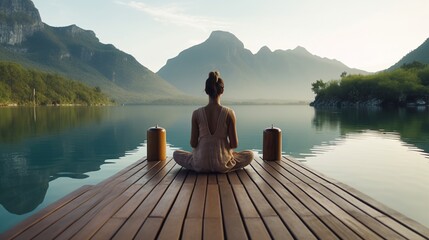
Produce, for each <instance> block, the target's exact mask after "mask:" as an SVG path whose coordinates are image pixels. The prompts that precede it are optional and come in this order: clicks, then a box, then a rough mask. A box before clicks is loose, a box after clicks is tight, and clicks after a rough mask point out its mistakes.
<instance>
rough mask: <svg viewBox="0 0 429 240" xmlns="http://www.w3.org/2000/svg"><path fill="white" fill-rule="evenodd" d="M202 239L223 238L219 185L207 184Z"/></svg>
mask: <svg viewBox="0 0 429 240" xmlns="http://www.w3.org/2000/svg"><path fill="white" fill-rule="evenodd" d="M203 223H204V226H203V239H224V235H223V223H222V209H221V203H220V194H219V186H218V185H217V184H209V185H207V196H206V204H205V207H204V222H203Z"/></svg>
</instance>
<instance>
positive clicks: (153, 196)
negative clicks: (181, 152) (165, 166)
mask: <svg viewBox="0 0 429 240" xmlns="http://www.w3.org/2000/svg"><path fill="white" fill-rule="evenodd" d="M180 168H181V167H180V166H179V165H175V167H173V169H172V170H171V171H169V172H168V173H167V175H166V177H165V178H164V179H163V181H162V182H161V183H160V184H158V185H156V187H155V188H154V189H153V191H151V192H150V194H149V195H148V196H147V197H146V198H145V199H144V201H143V202H142V203H141V204H140V205H139V206H138V208H137V209H136V210H135V211H134V212H133V214H132V215H131V216H130V217H129V218H128V219H127V220H126V222H125V223H124V225H122V227H121V228H120V229H119V231H118V232H117V233H116V235H115V236H114V237H113V239H129V238H133V237H134V236H135V235H136V233H137V232H138V231H139V229H140V226H142V224H143V223H144V221H145V220H146V218H147V217H148V216H149V214H150V212H151V211H152V209H154V207H155V206H156V204H157V203H158V201H159V200H160V199H161V197H162V195H163V194H164V192H165V191H166V190H167V188H168V187H169V184H170V183H171V181H173V179H174V178H175V176H176V174H178V172H179V170H180Z"/></svg>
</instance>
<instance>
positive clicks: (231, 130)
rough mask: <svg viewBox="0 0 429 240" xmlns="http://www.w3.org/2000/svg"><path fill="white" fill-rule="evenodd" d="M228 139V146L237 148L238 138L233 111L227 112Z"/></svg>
mask: <svg viewBox="0 0 429 240" xmlns="http://www.w3.org/2000/svg"><path fill="white" fill-rule="evenodd" d="M227 124H228V138H229V146H230V147H231V148H237V147H238V137H237V129H236V128H235V113H234V110H232V109H231V110H230V111H228V118H227Z"/></svg>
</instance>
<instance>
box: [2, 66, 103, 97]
mask: <svg viewBox="0 0 429 240" xmlns="http://www.w3.org/2000/svg"><path fill="white" fill-rule="evenodd" d="M34 93H35V95H34ZM34 97H35V98H34ZM34 99H35V101H36V104H38V105H48V104H83V105H99V104H109V103H110V101H109V99H108V98H107V97H106V96H105V95H104V94H103V93H102V92H101V89H100V88H89V87H87V86H85V85H84V84H82V83H79V82H75V81H71V80H68V79H65V78H63V77H61V76H59V75H53V74H47V73H43V72H39V71H35V70H27V69H25V68H23V67H22V66H21V65H18V64H16V63H9V62H0V105H7V104H19V105H25V104H32V103H33V100H34Z"/></svg>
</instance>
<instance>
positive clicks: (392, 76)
mask: <svg viewBox="0 0 429 240" xmlns="http://www.w3.org/2000/svg"><path fill="white" fill-rule="evenodd" d="M312 86H313V88H312V90H313V91H314V93H316V94H317V95H316V98H315V101H314V102H313V103H312V105H314V106H316V107H318V106H369V105H370V106H405V105H426V104H427V103H428V102H429V65H426V64H423V63H420V62H413V63H410V64H404V65H402V67H401V68H398V69H396V70H393V71H384V72H379V73H376V74H372V75H347V74H346V73H344V74H342V77H341V79H340V80H334V81H329V82H324V81H322V80H318V81H316V82H315V83H313V84H312Z"/></svg>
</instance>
